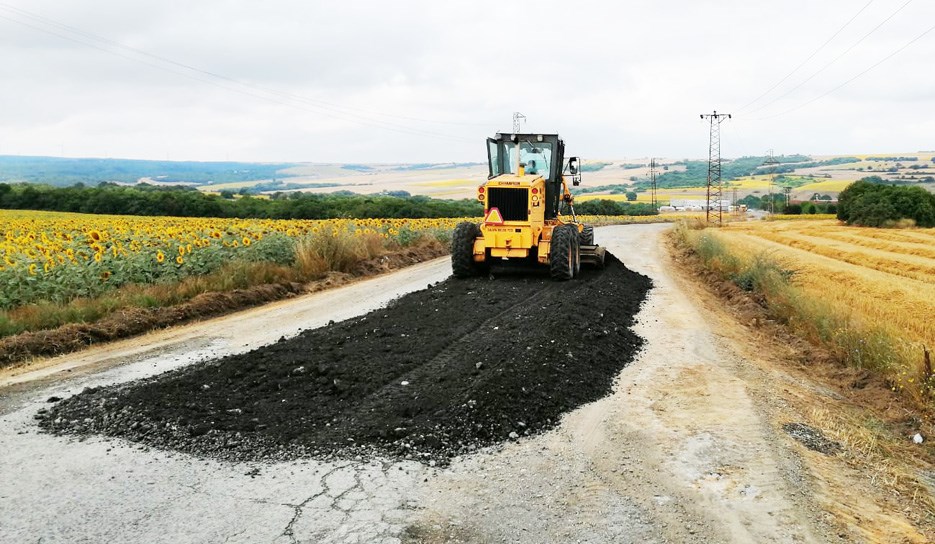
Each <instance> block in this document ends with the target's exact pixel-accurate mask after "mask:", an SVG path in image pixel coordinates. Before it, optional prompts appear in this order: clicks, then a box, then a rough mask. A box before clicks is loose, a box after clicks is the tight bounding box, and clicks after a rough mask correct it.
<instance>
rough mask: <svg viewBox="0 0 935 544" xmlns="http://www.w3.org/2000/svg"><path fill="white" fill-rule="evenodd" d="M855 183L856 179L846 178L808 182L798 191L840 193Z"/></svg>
mask: <svg viewBox="0 0 935 544" xmlns="http://www.w3.org/2000/svg"><path fill="white" fill-rule="evenodd" d="M851 183H854V180H846V179H829V180H826V181H816V182H815V183H806V184H805V185H802V186H800V187H798V188H796V191H798V192H805V191H807V192H812V193H823V192H832V193H840V192H841V191H843V190H844V189H846V188H847V186H848V185H850V184H851Z"/></svg>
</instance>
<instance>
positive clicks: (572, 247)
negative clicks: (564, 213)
mask: <svg viewBox="0 0 935 544" xmlns="http://www.w3.org/2000/svg"><path fill="white" fill-rule="evenodd" d="M576 236H577V232H574V231H573V230H572V229H571V228H569V227H566V226H565V225H562V226H558V227H555V229H553V230H552V242H551V244H550V246H549V272H550V274H551V275H552V279H555V280H560V281H564V280H570V279H571V278H573V277H575V266H576V264H577V263H578V258H579V255H578V244H576V243H575V242H576V241H577V240H576V239H575V238H576Z"/></svg>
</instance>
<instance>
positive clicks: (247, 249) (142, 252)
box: [0, 210, 459, 309]
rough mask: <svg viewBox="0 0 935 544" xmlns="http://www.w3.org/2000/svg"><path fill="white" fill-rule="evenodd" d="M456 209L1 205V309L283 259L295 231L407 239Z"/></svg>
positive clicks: (443, 226) (447, 224)
mask: <svg viewBox="0 0 935 544" xmlns="http://www.w3.org/2000/svg"><path fill="white" fill-rule="evenodd" d="M458 221H459V219H332V220H264V219H247V220H241V219H216V218H182V217H140V216H107V215H83V214H72V213H56V212H34V211H8V210H4V211H0V233H2V234H3V238H2V239H0V285H2V286H3V290H2V293H0V309H10V308H14V307H17V306H21V305H24V304H30V303H34V302H39V301H47V302H54V303H63V302H67V301H68V300H71V299H73V298H75V297H93V296H95V295H99V294H101V293H102V292H104V291H107V290H109V289H112V288H114V287H117V286H120V285H124V284H130V283H134V284H150V283H161V282H172V281H177V280H179V279H181V278H184V277H186V276H191V275H199V274H207V273H210V272H212V271H214V270H217V269H219V268H220V267H221V266H222V265H223V264H225V263H228V262H231V261H237V260H246V261H255V262H259V261H268V262H274V263H280V264H285V263H289V262H291V260H292V259H293V258H294V251H295V244H296V241H298V240H302V239H306V238H309V237H315V236H336V235H339V234H341V233H350V234H351V235H353V236H360V237H374V238H380V239H383V240H385V241H395V242H399V243H401V244H402V245H405V244H406V243H407V242H408V241H409V240H411V239H413V238H415V237H418V236H420V235H421V234H422V233H426V232H436V233H437V232H447V231H450V230H451V229H452V228H454V226H455V225H456V224H457V222H458Z"/></svg>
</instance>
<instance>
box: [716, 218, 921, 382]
mask: <svg viewBox="0 0 935 544" xmlns="http://www.w3.org/2000/svg"><path fill="white" fill-rule="evenodd" d="M717 235H718V238H720V239H722V240H723V241H725V242H726V243H727V244H728V245H729V246H730V248H731V249H732V250H733V251H735V252H738V253H739V254H743V255H747V256H752V255H755V254H762V253H763V252H764V251H765V252H766V254H768V255H770V256H771V257H772V258H774V259H776V260H778V261H779V262H781V263H783V265H784V266H785V267H787V268H789V269H791V270H794V271H795V274H794V276H793V280H792V281H793V284H794V285H796V286H797V287H798V288H800V289H801V290H802V291H803V292H804V293H805V294H807V295H808V296H810V297H812V299H813V300H815V301H821V302H823V303H827V304H828V305H829V306H830V307H832V308H835V309H836V311H838V312H841V313H843V314H845V316H846V317H847V322H848V323H851V324H852V325H853V326H854V327H857V328H859V329H861V330H874V331H883V332H884V333H885V334H886V336H887V337H889V338H891V339H895V347H894V348H893V349H894V350H896V351H898V352H900V353H899V354H898V355H902V356H903V357H902V359H901V360H902V361H904V364H909V366H910V368H902V369H897V371H898V372H899V373H898V375H897V376H896V377H895V380H896V382H897V383H898V384H899V385H900V386H909V385H910V384H911V383H912V382H913V381H914V380H921V379H926V376H925V373H924V371H923V368H922V352H923V350H922V347H923V346H925V347H927V348H928V349H929V350H932V349H935V319H933V317H932V316H935V229H905V230H894V229H874V228H863V227H848V226H844V225H841V224H840V223H839V222H838V221H836V220H813V221H772V222H749V223H732V224H730V225H728V226H726V227H725V228H723V229H720V230H719V231H718V233H717ZM855 349H859V347H858V348H855ZM905 361H910V362H911V363H905ZM933 385H935V384H928V385H927V387H928V388H929V389H931V388H932V386H933ZM926 393H927V394H931V393H932V391H926Z"/></svg>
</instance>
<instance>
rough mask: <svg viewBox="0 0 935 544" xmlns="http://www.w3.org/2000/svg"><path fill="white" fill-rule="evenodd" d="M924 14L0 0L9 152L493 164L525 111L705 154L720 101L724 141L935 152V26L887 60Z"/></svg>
mask: <svg viewBox="0 0 935 544" xmlns="http://www.w3.org/2000/svg"><path fill="white" fill-rule="evenodd" d="M855 15H856V17H855ZM887 18H889V20H887ZM881 23H882V25H881ZM933 25H935V2H932V0H910V1H909V2H906V0H873V1H871V2H869V5H868V0H823V1H820V2H819V1H815V0H786V1H784V2H776V1H763V0H736V1H735V0H708V1H705V0H668V1H666V0H645V1H644V0H621V1H606V2H598V1H581V0H577V1H575V2H570V1H565V2H558V1H548V0H536V1H529V2H513V1H507V0H498V1H487V0H471V1H464V2H460V1H438V0H435V1H425V2H419V1H406V0H396V1H393V2H387V1H354V0H349V1H342V2H332V1H327V2H323V1H309V0H304V1H300V0H295V1H280V0H269V1H267V2H263V3H260V2H256V1H247V0H242V1H236V0H228V1H222V0H199V1H194V2H193V1H175V0H159V1H150V0H133V1H131V2H128V1H125V0H82V1H80V2H78V1H51V0H28V1H27V0H0V66H2V78H0V154H4V155H7V154H19V155H53V156H61V155H64V156H69V157H88V156H91V157H123V158H144V159H165V158H167V157H168V158H170V159H172V160H206V161H211V160H226V159H230V160H249V161H310V162H446V161H484V160H486V155H485V150H484V143H483V139H484V137H485V136H489V135H492V134H493V133H495V132H497V131H498V130H501V131H510V130H511V127H512V119H511V117H512V113H513V112H514V111H519V112H522V113H523V114H524V115H525V116H526V118H527V122H526V124H525V125H524V129H525V130H528V131H532V132H536V131H541V132H558V133H559V134H561V135H562V136H563V138H564V139H565V141H566V144H567V145H568V147H569V151H570V152H571V153H574V154H578V155H581V156H583V157H586V158H615V159H624V158H637V157H648V156H657V157H670V158H684V157H693V158H701V157H706V156H707V150H708V148H707V146H708V125H707V123H706V122H704V121H702V120H701V119H699V114H701V113H710V112H711V111H713V110H715V109H716V110H718V111H719V112H725V113H731V114H733V118H732V119H731V120H729V121H725V122H724V124H723V125H722V153H723V155H724V156H725V157H737V156H740V155H745V154H763V153H764V152H765V150H767V149H770V148H772V149H774V150H775V152H776V154H789V153H806V154H843V153H889V152H914V151H919V150H933V149H935V61H933V59H935V30H932V31H931V32H929V33H928V34H925V35H924V36H922V37H921V38H919V39H917V40H916V41H915V42H914V43H911V44H910V45H908V47H905V49H903V50H902V51H901V52H899V53H897V54H896V55H894V56H892V57H891V58H889V59H888V60H884V59H886V58H887V57H888V56H889V55H892V54H893V53H894V52H896V51H897V50H899V49H900V48H903V47H904V46H906V44H909V43H910V42H911V41H912V40H914V39H916V38H917V37H919V36H920V35H922V34H923V33H924V32H926V31H927V30H931V29H932V28H933ZM842 27H843V30H842ZM838 31H840V32H838ZM836 33H837V34H836ZM832 37H833V39H831V38H832ZM829 39H830V42H829ZM826 42H827V43H826ZM810 57H811V58H810ZM881 61H882V63H881ZM803 63H804V64H803ZM877 63H880V64H879V65H878V66H876V67H875V68H873V69H871V70H870V71H869V72H867V73H866V74H864V75H862V76H860V77H858V78H857V79H855V80H853V81H851V82H850V83H848V84H846V85H844V86H843V87H840V86H841V85H842V84H844V83H846V82H847V81H849V80H851V79H852V78H854V77H855V76H857V75H858V74H860V73H861V72H864V71H865V70H867V69H869V68H871V67H872V66H874V65H875V64H877ZM790 74H791V75H790ZM787 76H788V77H787ZM783 78H786V79H785V80H784V81H782V80H783ZM780 81H782V82H781V83H780ZM777 83H779V84H778V85H776V84H777ZM774 87H775V88H774ZM838 87H840V88H838ZM770 89H772V90H770ZM835 89H837V90H835ZM832 91H833V92H832ZM764 93H765V94H764ZM822 95H825V96H823V97H822ZM819 97H821V98H819ZM816 98H817V100H816ZM757 99H758V100H757ZM755 100H756V101H755ZM754 101H755V102H754ZM751 102H753V103H752V104H751Z"/></svg>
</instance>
